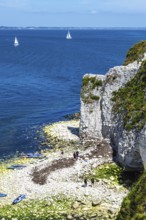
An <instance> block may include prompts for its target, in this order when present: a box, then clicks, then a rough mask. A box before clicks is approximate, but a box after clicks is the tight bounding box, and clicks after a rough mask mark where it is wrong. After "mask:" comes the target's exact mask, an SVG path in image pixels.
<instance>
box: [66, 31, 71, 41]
mask: <svg viewBox="0 0 146 220" xmlns="http://www.w3.org/2000/svg"><path fill="white" fill-rule="evenodd" d="M66 39H67V40H70V39H72V36H71V34H70V32H69V31H68V32H67V35H66Z"/></svg>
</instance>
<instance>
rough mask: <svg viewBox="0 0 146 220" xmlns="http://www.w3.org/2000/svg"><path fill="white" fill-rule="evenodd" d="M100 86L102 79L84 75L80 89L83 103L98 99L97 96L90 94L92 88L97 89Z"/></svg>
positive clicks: (90, 102)
mask: <svg viewBox="0 0 146 220" xmlns="http://www.w3.org/2000/svg"><path fill="white" fill-rule="evenodd" d="M101 86H102V80H100V79H97V78H96V77H95V76H85V77H83V80H82V91H81V98H82V100H83V102H84V103H86V104H92V103H93V102H95V101H98V100H99V98H100V97H99V96H96V95H94V94H92V91H93V90H94V89H97V90H98V88H99V87H101Z"/></svg>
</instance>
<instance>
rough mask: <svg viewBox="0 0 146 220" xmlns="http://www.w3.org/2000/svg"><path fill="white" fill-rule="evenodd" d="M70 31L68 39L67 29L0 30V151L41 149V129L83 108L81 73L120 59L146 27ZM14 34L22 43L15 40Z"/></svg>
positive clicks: (98, 69) (103, 70)
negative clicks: (17, 43)
mask: <svg viewBox="0 0 146 220" xmlns="http://www.w3.org/2000/svg"><path fill="white" fill-rule="evenodd" d="M71 35H72V40H66V38H65V36H66V30H1V31H0V156H3V155H7V154H10V153H15V152H16V151H19V152H21V151H31V150H34V149H37V147H38V146H39V141H40V139H41V137H40V136H39V134H38V133H37V130H40V129H41V127H42V126H43V125H45V124H48V123H51V122H54V121H58V120H63V118H64V116H65V115H66V114H70V113H75V112H78V111H79V110H80V89H81V81H82V76H83V75H84V74H85V73H98V74H105V73H106V72H107V71H108V69H109V68H111V67H113V66H116V65H121V64H122V63H123V61H124V59H125V55H126V53H127V51H128V49H129V48H130V47H131V46H132V45H133V44H135V43H137V42H139V41H141V40H144V39H145V38H146V30H71ZM15 36H17V37H18V40H19V43H20V46H19V47H14V46H13V41H14V37H15ZM36 137H37V139H36Z"/></svg>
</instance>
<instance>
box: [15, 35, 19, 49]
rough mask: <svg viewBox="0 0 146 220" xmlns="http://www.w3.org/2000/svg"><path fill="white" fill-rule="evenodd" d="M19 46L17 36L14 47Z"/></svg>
mask: <svg viewBox="0 0 146 220" xmlns="http://www.w3.org/2000/svg"><path fill="white" fill-rule="evenodd" d="M18 46H19V41H18V39H17V37H15V39H14V47H18Z"/></svg>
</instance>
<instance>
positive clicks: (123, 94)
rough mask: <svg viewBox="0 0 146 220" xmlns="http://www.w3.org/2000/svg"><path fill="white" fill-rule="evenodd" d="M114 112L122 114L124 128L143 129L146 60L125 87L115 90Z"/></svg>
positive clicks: (145, 105) (145, 118) (145, 103)
mask: <svg viewBox="0 0 146 220" xmlns="http://www.w3.org/2000/svg"><path fill="white" fill-rule="evenodd" d="M112 101H113V102H114V105H113V112H116V113H118V114H121V115H122V117H123V122H124V128H125V129H126V130H128V131H130V130H132V129H136V130H137V131H139V130H141V129H142V128H143V126H144V125H145V123H146V60H145V61H143V62H142V64H141V67H140V69H139V71H138V72H137V74H136V75H135V77H134V78H133V79H131V80H130V81H129V82H128V83H126V85H125V87H124V88H120V89H119V90H118V91H115V92H113V97H112Z"/></svg>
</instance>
